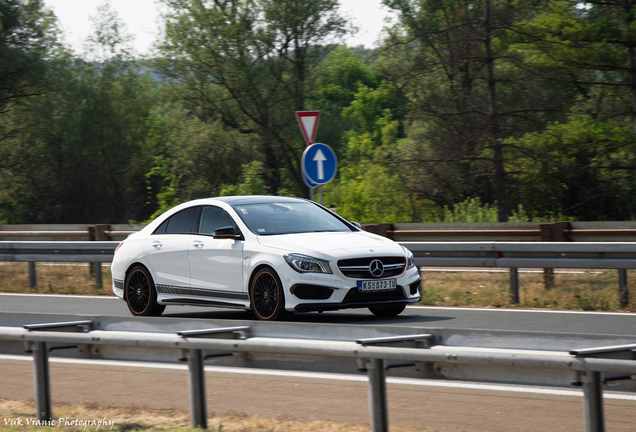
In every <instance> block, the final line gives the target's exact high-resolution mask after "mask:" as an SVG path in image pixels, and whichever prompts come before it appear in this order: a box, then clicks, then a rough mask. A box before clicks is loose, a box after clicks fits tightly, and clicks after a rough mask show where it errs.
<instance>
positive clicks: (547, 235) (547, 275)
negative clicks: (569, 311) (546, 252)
mask: <svg viewBox="0 0 636 432" xmlns="http://www.w3.org/2000/svg"><path fill="white" fill-rule="evenodd" d="M540 227H541V241H548V242H566V241H570V240H571V239H570V231H571V230H572V228H571V226H570V222H555V223H550V224H542V225H540ZM543 283H544V285H545V289H551V288H554V269H553V268H546V269H543Z"/></svg>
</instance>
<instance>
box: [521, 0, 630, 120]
mask: <svg viewBox="0 0 636 432" xmlns="http://www.w3.org/2000/svg"><path fill="white" fill-rule="evenodd" d="M635 19H636V3H634V1H633V0H613V1H607V0H588V1H585V2H580V1H574V0H558V1H551V2H547V7H546V8H544V9H543V10H542V11H541V13H539V14H537V15H535V16H533V17H531V18H530V19H528V20H526V21H525V22H523V23H520V25H519V26H518V27H517V28H516V29H515V32H514V34H515V40H516V41H518V44H517V45H516V46H515V49H517V50H519V51H520V52H521V53H523V55H524V59H525V62H526V63H527V64H528V65H529V66H532V67H533V72H534V73H535V74H537V75H539V76H541V77H543V78H544V79H547V80H551V81H555V82H560V83H564V84H568V85H570V86H571V87H572V88H573V90H575V91H576V92H577V93H578V94H579V95H580V96H581V98H582V99H583V100H584V101H586V102H587V103H585V104H580V105H579V107H580V108H583V109H584V111H585V112H587V113H589V114H591V115H595V116H599V117H601V118H616V117H622V118H626V119H627V120H628V121H631V123H632V127H633V128H634V129H635V130H636V21H635ZM608 99H609V101H608Z"/></svg>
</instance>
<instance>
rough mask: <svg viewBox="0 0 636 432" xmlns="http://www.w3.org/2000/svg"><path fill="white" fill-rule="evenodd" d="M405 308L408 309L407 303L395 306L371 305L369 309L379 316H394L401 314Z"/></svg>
mask: <svg viewBox="0 0 636 432" xmlns="http://www.w3.org/2000/svg"><path fill="white" fill-rule="evenodd" d="M404 309H406V305H405V304H402V305H395V306H371V307H370V308H369V310H370V311H371V313H372V314H373V315H375V316H379V317H392V316H397V315H399V314H401V313H402V312H403V311H404Z"/></svg>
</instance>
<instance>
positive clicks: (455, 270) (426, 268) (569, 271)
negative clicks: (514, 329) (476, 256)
mask: <svg viewBox="0 0 636 432" xmlns="http://www.w3.org/2000/svg"><path fill="white" fill-rule="evenodd" d="M420 271H421V272H448V273H453V272H456V273H462V272H464V273H510V270H508V269H454V268H428V267H420ZM519 273H543V270H519ZM554 273H555V274H557V273H558V274H603V273H604V272H601V271H577V270H555V271H554Z"/></svg>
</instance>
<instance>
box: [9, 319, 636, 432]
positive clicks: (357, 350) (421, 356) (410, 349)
mask: <svg viewBox="0 0 636 432" xmlns="http://www.w3.org/2000/svg"><path fill="white" fill-rule="evenodd" d="M93 328H94V323H93V322H92V321H87V320H83V321H74V322H73V321H71V322H61V323H46V324H42V323H40V324H37V325H25V326H23V328H19V327H0V340H3V341H9V342H11V341H13V342H20V343H23V344H24V348H25V351H26V352H28V353H32V354H33V360H34V364H35V367H34V374H35V376H34V378H35V379H34V381H35V397H36V409H37V418H38V420H43V421H46V420H49V419H50V418H52V413H51V386H50V380H49V367H48V355H49V354H48V353H49V352H50V351H52V350H59V349H78V348H80V349H82V350H83V352H85V353H99V349H96V348H99V347H103V346H109V347H117V348H120V349H121V348H127V349H130V348H140V347H142V348H143V347H146V348H155V349H161V350H164V351H166V350H168V351H171V352H173V353H174V355H175V356H177V357H178V358H179V359H182V360H184V361H187V362H188V369H189V386H190V408H191V414H192V426H193V427H201V428H207V417H206V402H205V374H204V369H203V363H204V361H205V359H206V357H207V356H206V355H205V351H206V350H214V351H223V352H226V353H228V354H231V355H234V354H237V355H238V354H241V353H250V354H254V353H261V354H267V355H268V356H273V357H278V356H281V357H284V356H289V355H291V356H301V357H304V358H316V357H318V358H322V359H329V360H337V359H342V358H348V359H355V360H356V361H357V363H358V370H359V371H360V372H366V373H367V374H368V378H369V400H370V417H371V429H372V431H373V432H388V430H389V424H388V414H387V394H386V371H387V370H392V368H391V367H389V366H388V365H387V364H386V361H387V360H399V361H402V362H404V361H409V362H414V364H422V365H426V364H429V365H431V364H448V365H451V366H452V365H460V364H464V365H470V366H478V365H488V366H489V367H497V368H500V369H501V370H502V371H503V372H505V371H507V370H511V369H512V370H515V371H516V372H517V373H519V374H524V373H527V371H528V370H532V369H541V370H544V369H548V370H552V371H555V372H558V373H561V374H567V375H568V376H570V377H571V381H572V384H573V385H580V386H582V387H583V393H584V410H585V424H586V431H588V432H600V431H604V430H605V420H604V414H603V390H602V380H601V373H603V372H609V373H621V374H628V375H627V377H625V378H624V379H627V380H631V379H632V375H636V361H634V358H635V357H634V352H635V351H636V345H622V346H612V347H595V348H586V349H581V350H572V351H571V352H570V353H568V352H563V353H555V352H551V351H529V350H528V351H526V352H523V351H522V350H518V349H517V350H505V349H481V350H475V349H474V348H472V349H471V348H462V347H446V346H440V345H436V337H435V336H433V335H430V334H414V335H402V336H399V337H383V338H365V339H358V340H355V341H338V340H312V339H292V338H272V337H254V336H250V328H249V327H247V326H242V327H228V328H211V329H199V330H196V331H192V330H187V331H181V332H176V333H156V332H155V333H148V332H137V331H104V330H94V329H93ZM53 344H65V345H63V346H54V345H53ZM609 354H612V355H615V356H616V357H617V358H595V357H594V356H597V355H604V356H607V355H609ZM212 357H217V356H212ZM394 367H395V365H394ZM394 367H393V368H394ZM402 367H412V364H404V365H403V366H402Z"/></svg>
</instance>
